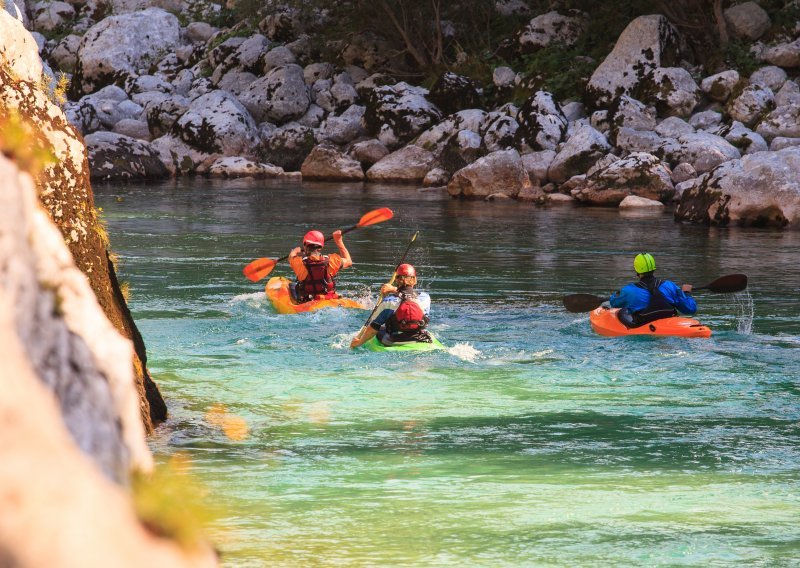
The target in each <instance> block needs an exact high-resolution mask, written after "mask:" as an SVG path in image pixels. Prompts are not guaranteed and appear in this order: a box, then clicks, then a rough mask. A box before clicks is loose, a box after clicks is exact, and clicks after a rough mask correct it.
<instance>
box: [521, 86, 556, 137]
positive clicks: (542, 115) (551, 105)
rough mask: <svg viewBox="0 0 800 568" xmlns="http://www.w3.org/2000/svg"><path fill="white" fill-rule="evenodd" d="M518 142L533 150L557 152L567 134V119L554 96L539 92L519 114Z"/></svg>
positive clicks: (525, 104) (524, 105)
mask: <svg viewBox="0 0 800 568" xmlns="http://www.w3.org/2000/svg"><path fill="white" fill-rule="evenodd" d="M517 122H518V123H519V128H518V129H517V138H518V140H520V141H522V142H524V143H525V144H527V145H528V146H530V147H531V148H532V149H533V150H555V149H556V147H557V146H558V144H559V142H561V140H562V139H563V138H564V135H565V134H566V132H567V125H568V123H567V118H566V117H565V116H564V113H563V112H562V111H561V105H559V104H558V103H557V102H556V101H555V99H554V98H553V95H552V94H551V93H548V92H546V91H537V92H536V93H534V94H533V95H532V96H531V97H529V98H528V100H526V101H525V103H524V104H523V105H522V107H520V109H519V113H518V114H517Z"/></svg>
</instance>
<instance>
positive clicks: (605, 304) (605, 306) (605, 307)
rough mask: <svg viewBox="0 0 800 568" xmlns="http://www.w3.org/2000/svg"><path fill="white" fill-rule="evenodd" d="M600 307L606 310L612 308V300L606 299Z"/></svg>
mask: <svg viewBox="0 0 800 568" xmlns="http://www.w3.org/2000/svg"><path fill="white" fill-rule="evenodd" d="M600 307H601V308H603V309H604V310H610V309H611V302H609V301H608V300H606V301H605V302H603V303H602V304H600Z"/></svg>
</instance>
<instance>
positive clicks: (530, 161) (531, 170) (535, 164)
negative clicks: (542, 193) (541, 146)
mask: <svg viewBox="0 0 800 568" xmlns="http://www.w3.org/2000/svg"><path fill="white" fill-rule="evenodd" d="M555 158H556V152H555V151H553V150H542V151H541V152H531V153H530V154H523V155H522V167H524V168H525V171H526V172H528V176H529V177H530V180H531V183H533V184H534V185H544V184H545V183H547V181H548V180H547V172H548V170H549V169H550V164H552V163H553V160H555Z"/></svg>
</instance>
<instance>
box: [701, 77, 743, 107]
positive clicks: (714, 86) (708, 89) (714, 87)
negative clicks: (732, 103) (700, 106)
mask: <svg viewBox="0 0 800 568" xmlns="http://www.w3.org/2000/svg"><path fill="white" fill-rule="evenodd" d="M738 82H739V72H738V71H735V70H733V69H731V70H728V71H722V72H721V73H717V74H716V75H711V76H710V77H706V78H705V79H703V81H702V82H701V83H700V89H701V90H702V91H703V92H704V93H705V94H707V95H708V96H709V98H710V99H711V100H714V101H719V102H721V103H724V102H726V101H727V100H728V97H730V96H731V93H732V92H733V89H734V87H736V84H737V83H738Z"/></svg>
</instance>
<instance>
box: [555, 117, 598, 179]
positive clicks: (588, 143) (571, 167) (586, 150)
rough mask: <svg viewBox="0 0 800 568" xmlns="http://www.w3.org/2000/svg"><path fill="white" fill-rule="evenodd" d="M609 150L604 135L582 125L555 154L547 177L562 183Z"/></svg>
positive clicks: (586, 167)
mask: <svg viewBox="0 0 800 568" xmlns="http://www.w3.org/2000/svg"><path fill="white" fill-rule="evenodd" d="M610 151H611V145H610V144H609V143H608V140H606V137H605V136H603V135H602V134H601V133H600V132H598V131H597V130H595V129H594V128H592V127H591V126H583V127H581V128H579V129H578V130H577V131H576V132H575V134H573V135H572V137H571V138H570V139H569V140H567V141H566V142H565V143H564V145H563V146H562V147H561V149H560V150H559V152H558V154H556V157H555V158H554V159H553V163H552V164H550V168H549V170H548V172H547V178H548V179H549V180H550V181H553V182H555V183H563V182H565V181H567V180H568V179H569V178H571V177H572V176H574V175H577V174H582V173H585V172H586V170H588V169H589V168H590V167H591V166H593V165H594V163H595V162H597V160H599V159H600V158H602V157H603V156H605V155H606V154H607V153H608V152H610Z"/></svg>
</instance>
